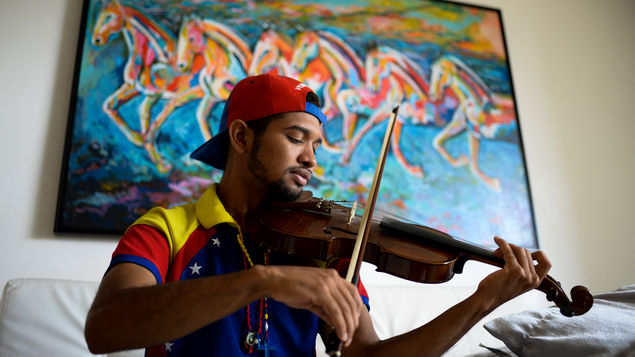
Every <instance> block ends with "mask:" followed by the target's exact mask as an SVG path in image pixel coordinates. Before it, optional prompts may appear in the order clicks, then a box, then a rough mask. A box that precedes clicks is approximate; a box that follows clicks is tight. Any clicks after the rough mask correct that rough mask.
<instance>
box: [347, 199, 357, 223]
mask: <svg viewBox="0 0 635 357" xmlns="http://www.w3.org/2000/svg"><path fill="white" fill-rule="evenodd" d="M355 211H357V201H355V202H353V206H352V207H351V211H350V213H349V214H348V222H346V224H347V225H348V224H351V222H353V217H355Z"/></svg>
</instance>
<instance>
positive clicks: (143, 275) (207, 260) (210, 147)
mask: <svg viewBox="0 0 635 357" xmlns="http://www.w3.org/2000/svg"><path fill="white" fill-rule="evenodd" d="M325 121H326V118H325V116H324V114H322V112H321V111H320V110H319V100H318V99H317V96H316V95H315V93H313V92H312V91H311V90H310V89H309V88H308V87H306V86H305V85H304V84H302V83H301V82H298V81H296V80H294V79H291V78H287V77H280V76H276V75H269V74H266V75H259V76H253V77H247V78H245V79H244V80H242V81H240V82H239V83H238V84H237V85H236V86H235V88H234V90H233V91H232V93H231V95H230V98H229V99H228V101H227V103H226V105H225V109H224V111H223V116H222V120H221V125H220V129H219V133H218V134H217V135H216V136H214V137H213V138H212V139H210V140H209V141H208V142H206V143H205V144H204V145H203V146H201V147H200V148H198V149H197V150H196V151H195V152H194V153H192V157H193V158H195V159H198V160H201V161H203V162H205V163H207V164H210V165H212V166H214V167H217V168H219V169H223V170H224V174H223V177H222V179H221V181H220V182H219V183H218V184H217V185H213V186H212V187H210V188H209V189H208V190H207V191H206V192H205V193H204V194H203V196H202V197H201V198H200V200H199V201H198V202H197V203H196V204H189V205H185V206H181V207H176V208H172V209H169V210H165V209H160V208H155V209H153V210H151V211H150V212H148V213H147V214H146V215H144V216H143V217H141V218H140V219H139V220H138V221H137V222H135V223H134V224H133V225H132V226H131V227H130V228H129V229H128V230H127V231H126V233H125V234H124V236H123V237H122V239H121V241H120V243H119V246H118V247H117V249H116V251H115V253H114V254H113V259H112V263H111V265H110V267H109V269H108V271H107V273H106V275H105V276H104V279H103V281H102V283H101V286H100V288H99V291H98V293H97V296H96V298H95V301H94V303H93V306H92V307H91V309H90V311H89V314H88V317H87V321H86V329H85V334H86V340H87V342H88V346H89V348H90V350H91V351H92V352H94V353H104V352H107V351H115V350H122V349H131V348H139V347H149V348H148V349H147V355H152V356H155V355H172V354H179V355H183V356H192V355H214V356H235V355H250V353H254V354H255V355H261V354H260V353H264V355H267V354H271V355H274V356H309V355H310V356H313V355H314V354H315V352H314V348H315V347H314V341H315V337H316V334H317V330H318V328H317V325H318V321H317V320H318V319H317V318H318V317H319V318H321V319H322V320H324V321H325V322H326V323H327V324H329V325H331V326H333V327H334V328H335V330H336V332H337V336H338V337H339V338H340V340H342V341H343V342H344V349H343V351H342V353H343V355H344V356H374V355H377V356H382V355H384V356H385V355H392V356H395V355H396V356H407V355H411V354H414V355H417V356H420V355H440V354H441V353H443V352H444V351H446V350H447V349H449V348H450V347H451V346H452V345H453V344H454V343H456V342H457V341H458V340H459V339H460V337H461V336H462V335H463V334H465V333H466V332H467V331H468V330H469V329H470V328H471V327H472V326H473V325H474V324H475V323H476V322H477V321H479V320H480V319H481V318H482V317H483V316H485V315H486V314H488V313H489V312H490V311H492V310H493V309H495V308H496V307H497V306H499V305H500V304H502V303H504V302H506V301H508V300H509V299H511V298H513V297H515V296H517V295H519V294H522V293H524V292H526V291H528V290H531V289H533V288H535V287H537V286H538V284H539V282H540V281H541V280H542V279H543V278H544V277H545V276H546V274H547V272H548V270H549V269H550V266H551V265H550V263H549V261H548V259H547V257H546V256H545V255H544V254H542V253H541V252H537V253H533V254H531V253H530V252H529V251H528V250H526V249H523V248H520V247H517V246H514V245H509V244H507V243H506V242H505V241H504V240H502V239H500V238H495V241H496V243H497V244H498V246H499V249H498V250H497V252H498V253H499V255H500V256H502V257H503V258H504V260H505V266H504V268H503V269H501V270H498V271H496V272H494V273H492V274H491V275H489V276H488V277H486V278H485V279H484V280H483V281H482V282H481V283H480V285H479V287H478V289H477V290H476V292H475V293H474V294H473V295H472V296H470V297H468V298H467V299H466V300H464V301H463V302H460V303H459V304H457V305H456V306H454V307H452V308H450V309H449V310H448V311H446V312H445V313H443V314H441V315H440V316H439V317H437V318H436V319H434V320H433V321H431V322H429V323H428V324H426V325H424V326H422V327H420V328H418V329H415V330H413V331H411V332H409V333H406V334H404V335H401V336H396V337H393V338H391V339H389V340H386V341H379V339H378V337H377V335H376V334H375V331H374V329H373V326H372V323H371V319H370V316H369V314H368V310H367V309H366V308H365V307H364V302H366V299H365V297H364V296H363V295H364V290H363V287H362V286H361V285H360V286H359V288H358V287H355V286H353V285H352V284H350V283H348V282H347V281H345V280H344V279H342V278H341V277H340V275H339V274H338V273H337V272H336V271H335V270H332V269H322V268H316V267H305V266H293V265H283V264H285V262H283V261H282V260H281V259H282V258H280V257H275V256H274V257H272V256H271V255H270V254H268V253H267V251H266V249H264V248H263V247H260V246H259V244H258V242H259V241H258V237H257V231H258V225H257V224H256V223H255V222H256V220H255V219H254V215H255V214H256V213H257V212H258V209H259V208H260V207H261V206H262V205H263V204H265V203H266V202H269V201H271V200H293V199H295V198H297V197H298V196H299V195H300V192H301V191H302V188H303V187H304V186H305V185H306V184H307V183H308V181H309V180H310V178H311V173H312V170H314V169H315V168H316V167H317V161H316V158H315V151H316V150H317V148H318V147H319V146H320V143H321V142H322V130H321V125H324V123H325ZM534 260H536V261H537V264H536V265H534ZM360 294H361V295H362V296H361V297H360ZM362 299H364V302H362ZM324 337H325V336H323V338H324Z"/></svg>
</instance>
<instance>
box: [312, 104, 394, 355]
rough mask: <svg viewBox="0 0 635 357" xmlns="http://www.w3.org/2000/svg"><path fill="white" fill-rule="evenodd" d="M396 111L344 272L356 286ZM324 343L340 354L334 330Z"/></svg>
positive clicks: (388, 128) (383, 145)
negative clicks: (351, 253) (348, 262)
mask: <svg viewBox="0 0 635 357" xmlns="http://www.w3.org/2000/svg"><path fill="white" fill-rule="evenodd" d="M398 112H399V106H396V107H395V108H394V109H393V110H392V113H391V115H390V119H389V120H388V127H387V128H386V134H385V135H384V142H383V143H382V145H381V152H380V154H379V159H378V160H377V168H376V169H375V176H374V177H373V183H372V185H371V187H370V193H369V194H368V199H367V202H369V203H370V204H369V205H368V206H367V207H366V209H365V210H364V215H363V216H362V221H361V222H360V226H359V230H358V231H357V239H356V240H355V246H354V248H353V255H352V256H351V262H350V264H349V265H348V272H347V273H346V280H347V281H348V282H350V283H352V284H353V285H355V286H357V283H358V282H359V270H360V268H361V266H362V261H363V259H364V252H365V249H366V243H367V242H368V236H369V233H370V226H371V224H370V222H372V219H373V211H374V210H375V203H376V202H377V192H378V191H379V184H380V183H381V176H382V175H383V173H384V164H385V163H386V156H387V155H388V146H389V144H390V138H391V137H392V133H393V131H394V129H395V123H396V122H397V113H398ZM324 345H325V347H326V353H327V354H328V355H329V356H332V357H337V356H341V355H342V353H341V350H342V341H340V340H339V339H338V338H337V335H336V334H335V333H334V331H332V332H331V333H330V334H329V336H328V338H327V341H326V342H325V343H324Z"/></svg>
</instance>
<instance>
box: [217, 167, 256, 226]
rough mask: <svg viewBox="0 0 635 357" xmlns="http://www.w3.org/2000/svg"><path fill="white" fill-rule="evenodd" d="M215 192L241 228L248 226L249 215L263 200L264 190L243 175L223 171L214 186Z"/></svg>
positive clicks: (251, 214) (253, 212)
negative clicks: (216, 184)
mask: <svg viewBox="0 0 635 357" xmlns="http://www.w3.org/2000/svg"><path fill="white" fill-rule="evenodd" d="M216 194H217V195H218V198H219V199H220V201H221V202H222V203H223V206H224V207H225V210H227V212H228V213H229V214H230V215H231V216H232V217H233V218H234V220H235V221H236V223H238V225H240V226H241V228H243V229H247V228H248V223H249V222H250V217H251V216H253V215H254V214H255V212H256V211H257V210H258V208H259V207H260V205H261V204H262V202H263V200H264V192H263V191H262V190H261V189H260V187H259V185H254V184H249V183H248V182H247V180H246V179H245V177H234V175H232V174H231V172H225V173H224V174H223V177H222V179H221V181H220V182H219V183H218V187H217V188H216Z"/></svg>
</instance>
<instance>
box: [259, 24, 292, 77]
mask: <svg viewBox="0 0 635 357" xmlns="http://www.w3.org/2000/svg"><path fill="white" fill-rule="evenodd" d="M293 50H294V48H293V42H292V41H291V39H290V38H289V37H288V36H286V35H285V34H283V33H279V32H277V31H275V30H274V29H273V28H272V27H269V26H267V27H265V29H264V31H263V32H262V33H261V34H260V39H259V40H258V42H257V43H256V46H255V47H254V53H253V56H252V59H251V63H250V64H249V75H250V76H251V75H256V74H261V73H276V74H279V75H283V76H287V77H298V74H297V73H296V71H295V70H294V69H293V68H292V67H291V59H292V58H293Z"/></svg>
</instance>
